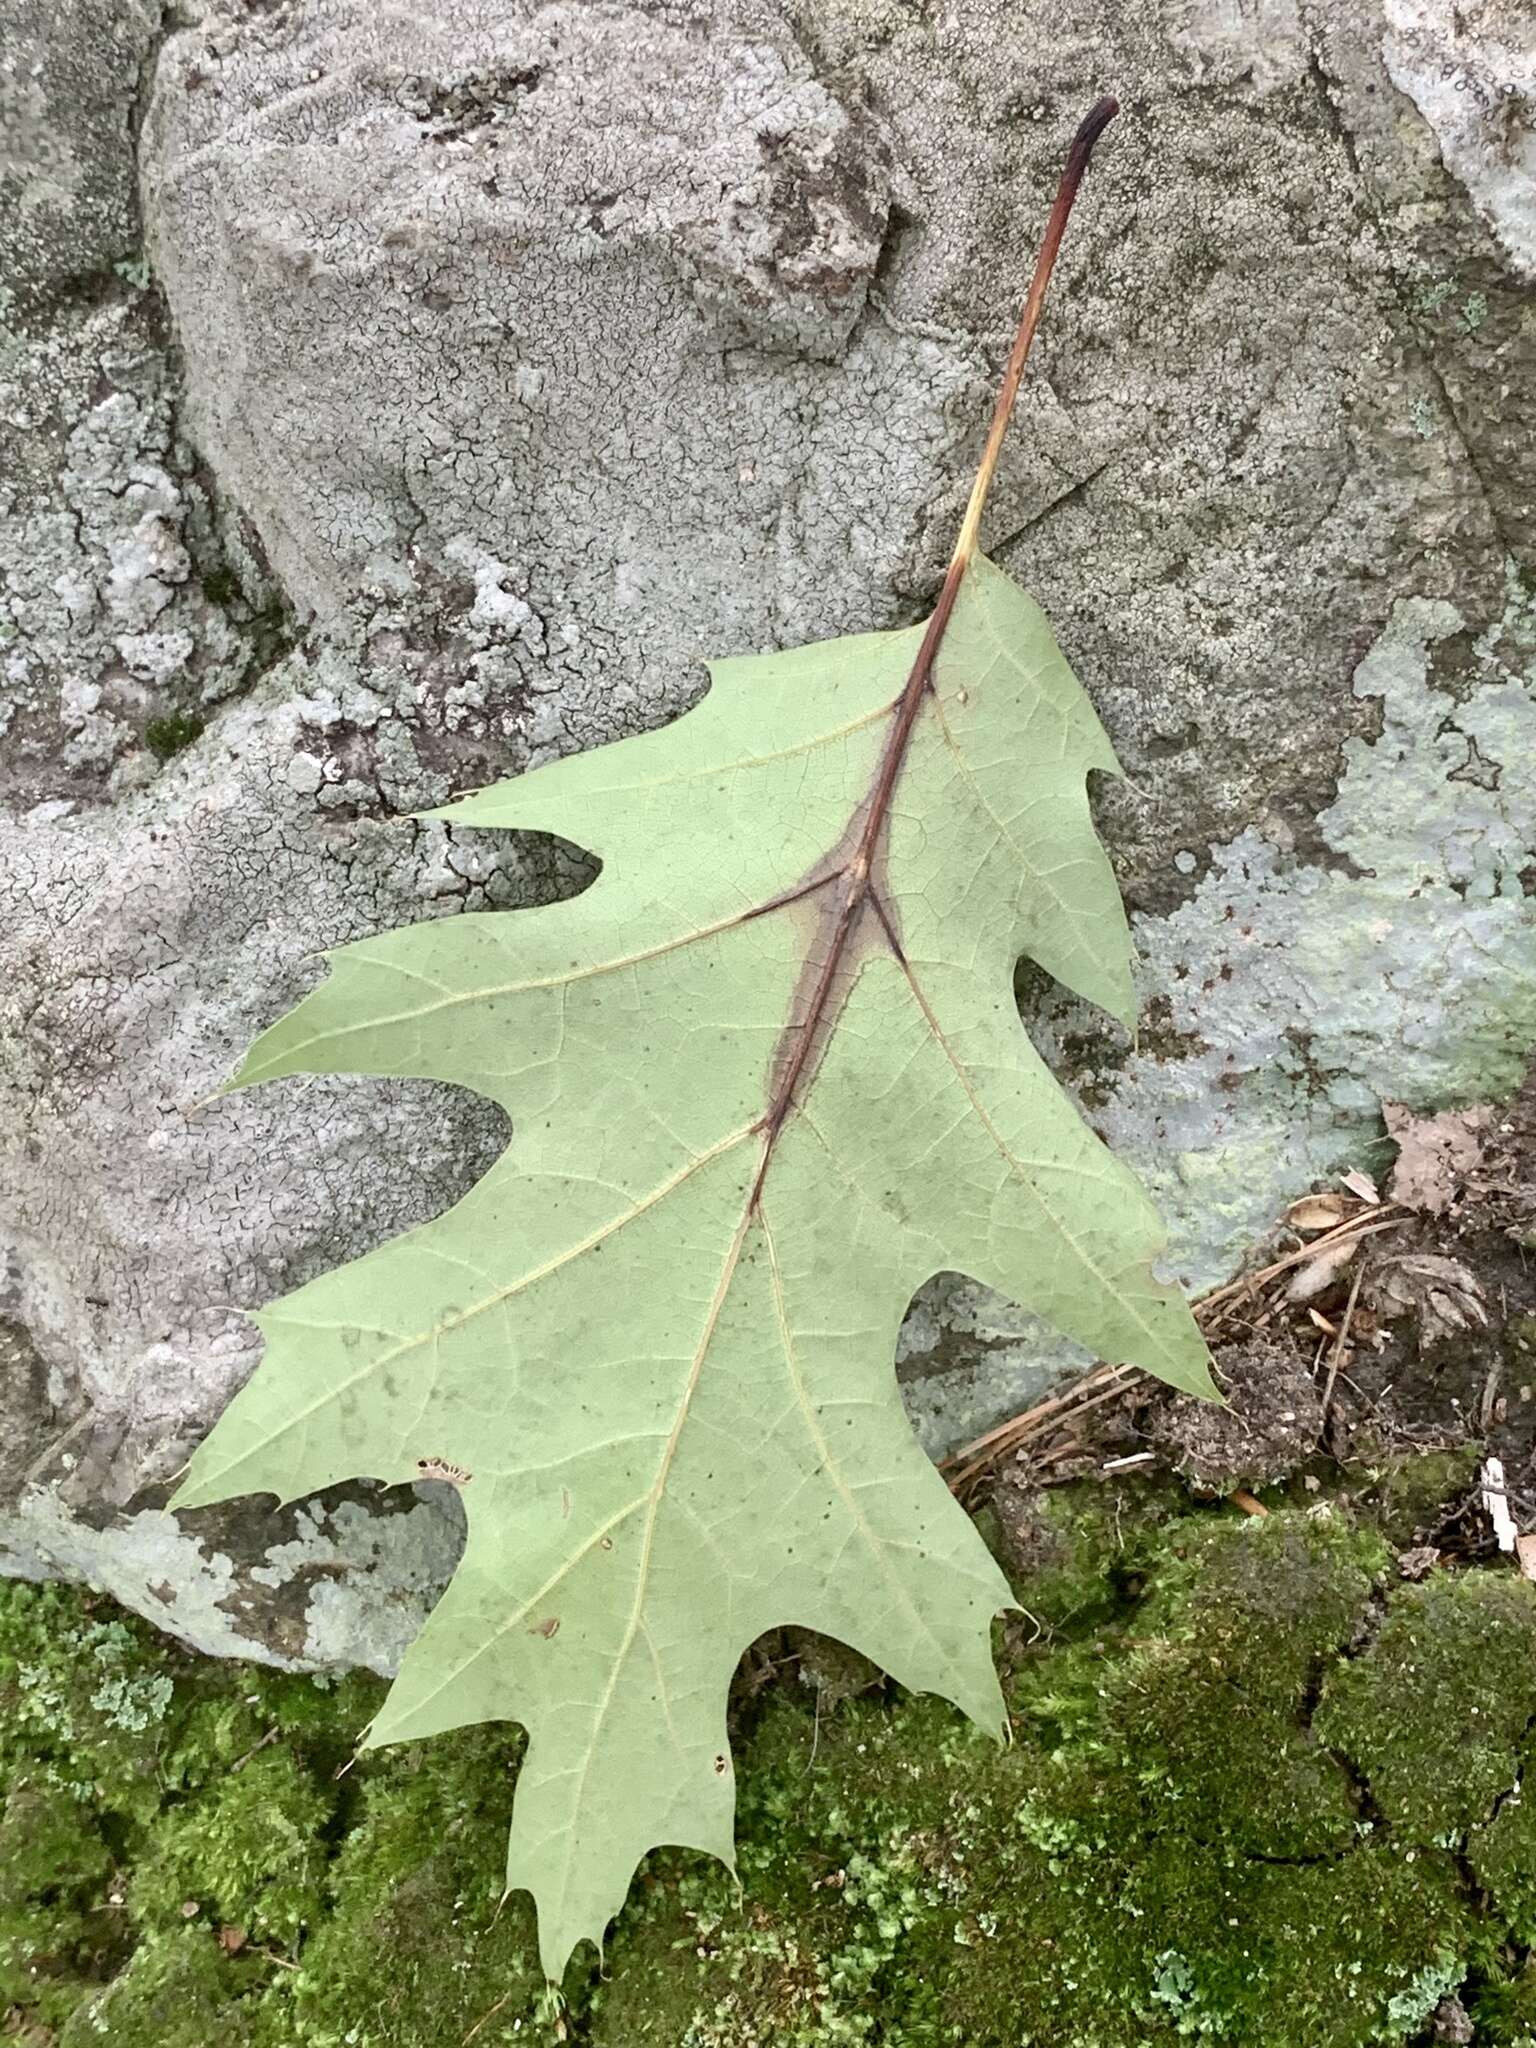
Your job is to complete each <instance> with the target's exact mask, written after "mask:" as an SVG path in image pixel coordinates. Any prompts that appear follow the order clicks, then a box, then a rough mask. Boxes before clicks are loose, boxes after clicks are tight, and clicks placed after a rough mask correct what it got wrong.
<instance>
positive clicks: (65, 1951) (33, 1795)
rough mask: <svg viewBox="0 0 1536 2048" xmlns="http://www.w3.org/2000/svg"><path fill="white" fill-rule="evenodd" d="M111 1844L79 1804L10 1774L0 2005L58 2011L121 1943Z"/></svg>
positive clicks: (46, 2014) (55, 2015)
mask: <svg viewBox="0 0 1536 2048" xmlns="http://www.w3.org/2000/svg"><path fill="white" fill-rule="evenodd" d="M112 1877H113V1858H112V1852H111V1850H110V1848H109V1847H108V1845H107V1842H106V1841H105V1839H104V1838H103V1836H102V1834H101V1831H100V1829H99V1828H98V1826H97V1825H96V1822H95V1820H94V1819H93V1817H92V1815H91V1813H90V1812H89V1810H88V1809H87V1808H86V1807H84V1806H82V1805H81V1804H80V1802H79V1801H78V1800H76V1799H75V1798H73V1797H72V1796H71V1794H70V1793H68V1792H66V1791H63V1790H61V1789H59V1788H58V1787H56V1786H47V1785H37V1784H33V1783H29V1782H28V1781H27V1780H26V1778H25V1777H23V1776H21V1775H20V1774H16V1775H15V1776H13V1778H12V1780H11V1783H10V1786H9V1789H8V1791H7V1793H6V1798H5V1805H4V1809H3V1811H0V2011H5V2010H6V2009H8V2008H9V2009H15V2010H26V2011H31V2012H32V2013H33V2014H34V2015H35V2016H36V2018H37V2020H38V2021H39V2022H41V2023H42V2024H44V2025H53V2024H56V2023H57V2022H58V2021H59V2020H62V2019H64V2018H66V2017H67V2016H68V2015H69V2013H70V2012H71V2011H73V2009H74V2007H75V2006H76V2005H78V2004H79V2002H80V2000H81V1998H82V1997H83V1996H84V1995H85V1994H86V1993H87V1992H88V1991H89V1990H91V1989H93V1988H94V1987H95V1986H96V1985H98V1984H100V1983H102V1982H104V1981H105V1980H106V1979H107V1978H109V1977H110V1976H111V1974H112V1971H113V1970H114V1969H115V1968H116V1966H117V1965H118V1964H119V1963H120V1962H122V1961H123V1960H124V1958H125V1956H126V1953H127V1950H128V1946H129V1943H128V1933H127V1928H126V1926H125V1925H124V1922H123V1916H122V1913H121V1912H120V1911H114V1909H113V1905H112V1891H113V1886H112Z"/></svg>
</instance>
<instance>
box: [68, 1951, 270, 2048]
mask: <svg viewBox="0 0 1536 2048" xmlns="http://www.w3.org/2000/svg"><path fill="white" fill-rule="evenodd" d="M266 1976H267V1969H266V1967H265V1966H264V1963H263V1959H262V1958H261V1957H259V1956H247V1955H235V1956H231V1955H226V1954H225V1952H224V1950H223V1949H222V1948H221V1947H220V1946H219V1943H218V1941H217V1939H216V1937H215V1936H214V1934H213V1933H212V1932H211V1931H210V1930H209V1929H207V1928H196V1929H186V1930H184V1931H183V1932H182V1933H180V1934H178V1935H174V1936H172V1937H171V1938H170V1939H168V1940H165V1941H150V1942H144V1943H143V1944H141V1945H140V1947H138V1948H137V1949H135V1950H134V1953H133V1955H132V1957H131V1959H130V1960H129V1963H128V1965H127V1967H126V1969H124V1970H123V1971H122V1972H121V1973H120V1974H119V1975H118V1976H116V1977H114V1978H113V1980H112V1982H111V1983H110V1984H109V1985H108V1986H107V1987H106V1989H105V1990H103V1991H99V1992H97V1993H96V1994H95V1995H94V1996H92V1997H90V1998H88V1999H86V2000H85V2001H84V2002H83V2003H82V2004H80V2005H79V2006H77V2007H76V2009H75V2011H74V2013H73V2014H72V2015H71V2016H70V2018H69V2020H68V2021H67V2022H66V2024H65V2026H64V2028H63V2030H62V2031H61V2033H60V2034H59V2038H58V2048H101V2044H102V2043H103V2042H108V2043H111V2044H112V2048H117V2044H118V2043H125V2044H126V2043H133V2044H134V2048H137V2044H139V2043H140V2042H142V2043H144V2044H145V2048H149V2044H151V2043H153V2044H154V2048H249V2044H251V2043H252V2042H253V2041H254V2039H255V2028H256V2026H257V2024H258V2021H259V2003H258V2001H259V1993H260V1989H261V1987H262V1985H263V1983H264V1982H265V1979H266Z"/></svg>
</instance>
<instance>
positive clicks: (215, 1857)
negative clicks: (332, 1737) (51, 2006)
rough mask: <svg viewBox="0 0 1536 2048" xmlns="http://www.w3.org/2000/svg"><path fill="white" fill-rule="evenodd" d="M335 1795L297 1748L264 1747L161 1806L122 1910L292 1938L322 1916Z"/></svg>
mask: <svg viewBox="0 0 1536 2048" xmlns="http://www.w3.org/2000/svg"><path fill="white" fill-rule="evenodd" d="M333 1803H334V1802H333V1799H332V1797H331V1796H330V1792H329V1788H327V1787H325V1786H323V1785H321V1784H320V1783H319V1782H317V1781H316V1779H315V1778H314V1777H313V1776H312V1775H311V1774H310V1773H309V1772H308V1771H306V1770H305V1768H304V1766H303V1764H302V1763H301V1762H300V1761H299V1759H298V1758H297V1757H295V1756H293V1755H292V1754H291V1753H290V1752H288V1751H286V1750H283V1749H276V1748H273V1749H267V1750H264V1751H262V1752H261V1753H259V1754H258V1755H256V1756H253V1757H252V1758H251V1759H250V1760H249V1762H248V1764H247V1765H246V1766H245V1768H244V1769H242V1770H240V1771H238V1772H233V1773H230V1774H229V1775H227V1776H225V1777H224V1778H223V1779H222V1780H221V1781H218V1782H215V1783H210V1784H209V1785H208V1786H206V1787H205V1788H204V1789H203V1790H202V1791H201V1792H200V1793H199V1795H198V1796H197V1797H196V1798H193V1799H188V1800H184V1801H182V1802H180V1803H178V1804H176V1805H173V1806H171V1807H169V1808H168V1809H167V1811H166V1813H165V1814H164V1816H163V1817H162V1819H161V1822H160V1825H159V1826H158V1827H157V1828H156V1829H155V1830H154V1833H153V1836H152V1838H151V1840H150V1841H149V1843H148V1844H147V1846H146V1849H145V1853H144V1855H143V1856H142V1857H141V1859H140V1860H139V1862H138V1864H137V1865H136V1867H135V1869H134V1872H133V1878H132V1881H131V1883H130V1886H129V1890H128V1905H129V1909H130V1911H131V1912H132V1914H133V1916H134V1918H135V1919H136V1920H137V1921H138V1922H139V1923H140V1925H141V1926H144V1927H146V1928H155V1927H165V1928H169V1927H173V1926H175V1925H176V1923H177V1922H178V1921H181V1920H184V1919H190V1918H192V1917H194V1916H198V1917H206V1918H207V1919H209V1920H211V1921H212V1922H213V1923H214V1924H215V1925H221V1924H233V1925H236V1926H240V1927H243V1928H245V1929H246V1930H247V1932H248V1933H249V1934H251V1935H253V1936H256V1937H259V1938H260V1939H262V1940H268V1941H275V1942H279V1943H282V1944H286V1945H293V1944H296V1943H297V1940H298V1937H299V1935H300V1934H301V1933H302V1932H303V1930H304V1929H305V1928H306V1927H307V1926H309V1925H312V1924H313V1923H314V1922H315V1921H317V1920H318V1919H319V1917H320V1910H321V1887H322V1884H323V1882H324V1879H325V1868H326V1857H327V1844H326V1840H325V1829H326V1827H327V1825H328V1823H329V1821H330V1818H331V1812H332V1807H333Z"/></svg>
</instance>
